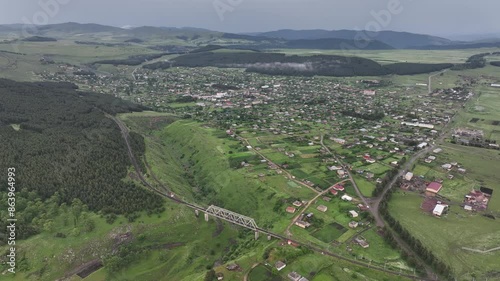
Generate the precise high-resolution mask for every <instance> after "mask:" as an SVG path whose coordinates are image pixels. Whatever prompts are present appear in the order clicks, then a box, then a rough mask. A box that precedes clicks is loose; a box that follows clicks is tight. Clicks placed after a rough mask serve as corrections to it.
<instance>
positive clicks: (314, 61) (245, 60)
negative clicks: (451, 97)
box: [144, 52, 453, 77]
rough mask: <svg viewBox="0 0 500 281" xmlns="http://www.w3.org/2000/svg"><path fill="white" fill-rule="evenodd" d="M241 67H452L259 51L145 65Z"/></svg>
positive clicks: (309, 71) (310, 72) (320, 71)
mask: <svg viewBox="0 0 500 281" xmlns="http://www.w3.org/2000/svg"><path fill="white" fill-rule="evenodd" d="M175 66H181V67H206V66H214V67H238V68H246V71H249V72H256V73H262V74H269V75H297V76H314V75H322V76H338V77H344V76H379V75H389V74H398V75H411V74H418V73H428V72H434V71H439V70H442V69H445V68H450V67H452V66H453V65H452V64H420V63H395V64H390V65H384V66H382V65H380V64H379V63H377V62H375V61H373V60H370V59H366V58H360V57H344V56H334V55H314V56H297V55H292V56H287V55H285V54H280V53H260V52H234V53H232V52H220V53H218V52H200V53H191V54H187V55H182V56H179V57H177V58H175V59H173V60H172V61H170V62H168V63H167V62H158V63H153V64H148V65H145V66H144V68H147V69H153V70H154V69H168V68H170V67H175Z"/></svg>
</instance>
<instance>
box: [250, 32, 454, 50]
mask: <svg viewBox="0 0 500 281" xmlns="http://www.w3.org/2000/svg"><path fill="white" fill-rule="evenodd" d="M258 36H264V37H270V38H282V39H286V40H312V39H325V38H337V39H349V40H363V39H368V40H377V41H380V42H382V43H385V44H387V45H390V46H392V47H394V48H397V49H407V48H415V47H421V46H431V45H436V46H442V45H447V44H452V43H453V41H451V40H449V39H446V38H442V37H436V36H431V35H424V34H415V33H409V32H398V31H380V32H372V31H356V30H345V29H344V30H324V29H311V30H292V29H283V30H277V31H270V32H263V33H258Z"/></svg>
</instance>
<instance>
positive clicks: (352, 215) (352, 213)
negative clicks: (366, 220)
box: [349, 210, 359, 218]
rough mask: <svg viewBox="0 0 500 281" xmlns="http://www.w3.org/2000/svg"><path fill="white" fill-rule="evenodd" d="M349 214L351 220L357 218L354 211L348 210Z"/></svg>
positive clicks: (356, 213)
mask: <svg viewBox="0 0 500 281" xmlns="http://www.w3.org/2000/svg"><path fill="white" fill-rule="evenodd" d="M349 214H350V215H351V217H353V218H357V217H358V216H359V214H358V212H356V211H354V210H350V211H349Z"/></svg>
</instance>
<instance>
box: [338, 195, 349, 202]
mask: <svg viewBox="0 0 500 281" xmlns="http://www.w3.org/2000/svg"><path fill="white" fill-rule="evenodd" d="M340 198H341V199H342V200H344V201H349V202H350V201H352V197H351V196H349V195H347V194H344V195H342V197H340Z"/></svg>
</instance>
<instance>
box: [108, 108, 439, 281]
mask: <svg viewBox="0 0 500 281" xmlns="http://www.w3.org/2000/svg"><path fill="white" fill-rule="evenodd" d="M105 114H106V113H105ZM106 117H108V118H111V119H112V120H113V121H114V122H115V123H116V124H117V125H118V127H119V128H120V130H121V132H122V137H123V139H124V141H125V144H126V145H127V153H128V155H129V158H130V161H131V162H132V165H133V166H134V169H135V170H136V173H137V176H138V177H139V179H140V181H141V182H142V183H143V184H144V185H145V186H146V187H148V188H149V189H150V190H152V191H153V192H155V193H157V194H159V195H160V196H162V197H164V198H167V199H169V200H172V201H175V202H177V203H179V204H182V205H185V206H187V207H189V208H191V209H194V210H198V211H202V212H204V211H206V209H205V208H202V207H200V206H197V205H195V204H192V203H188V202H185V201H183V200H181V199H179V198H177V196H175V195H174V194H173V193H171V192H169V193H165V192H162V191H160V190H158V189H156V188H154V187H153V186H152V185H151V184H149V183H148V182H147V181H146V179H145V178H144V177H143V174H142V171H141V170H140V167H139V165H138V164H137V160H136V159H135V156H134V153H133V151H132V147H131V146H130V142H129V129H128V128H127V126H126V125H125V124H124V123H123V122H122V121H121V120H119V119H118V118H116V117H114V116H111V115H109V114H106ZM150 172H151V171H150ZM257 231H258V232H260V233H263V234H267V235H270V236H272V237H275V238H277V239H280V240H283V241H288V240H290V241H292V242H293V243H296V244H297V245H300V246H303V247H306V248H308V249H310V250H312V251H314V252H317V253H320V254H322V255H328V256H331V257H335V258H338V259H341V260H344V261H347V262H350V263H352V264H356V265H358V266H362V267H366V268H370V269H373V270H378V271H381V272H385V273H388V274H391V275H394V276H403V277H406V278H409V279H412V280H424V281H426V280H429V281H431V279H426V278H420V277H417V276H414V275H409V274H404V273H401V272H397V271H392V270H388V269H385V268H382V267H378V266H374V265H371V264H367V263H364V262H361V261H358V260H353V259H350V258H347V257H344V256H341V255H338V254H335V253H331V252H328V251H326V250H324V249H321V248H318V247H316V246H311V245H308V244H305V243H302V242H299V241H294V240H291V239H289V238H288V237H285V236H282V235H280V234H277V233H274V232H271V231H268V230H267V229H262V228H257Z"/></svg>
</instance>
